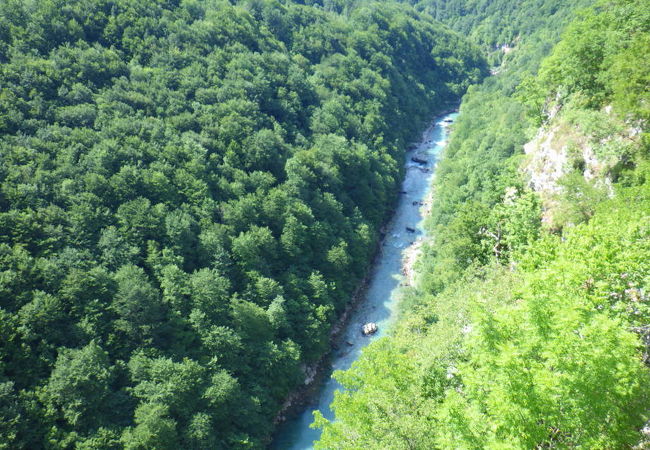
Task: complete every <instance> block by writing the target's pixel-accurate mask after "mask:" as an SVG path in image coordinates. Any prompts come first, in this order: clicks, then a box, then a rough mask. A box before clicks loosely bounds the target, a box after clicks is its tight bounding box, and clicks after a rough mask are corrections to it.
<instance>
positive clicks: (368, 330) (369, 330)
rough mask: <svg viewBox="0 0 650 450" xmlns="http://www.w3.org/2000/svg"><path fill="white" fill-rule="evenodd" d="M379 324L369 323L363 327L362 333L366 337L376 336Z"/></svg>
mask: <svg viewBox="0 0 650 450" xmlns="http://www.w3.org/2000/svg"><path fill="white" fill-rule="evenodd" d="M377 330H378V328H377V324H376V323H375V322H368V323H367V324H365V325H364V326H363V327H361V332H362V333H363V334H364V335H365V336H370V335H371V334H375V333H376V332H377Z"/></svg>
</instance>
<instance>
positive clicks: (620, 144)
mask: <svg viewBox="0 0 650 450" xmlns="http://www.w3.org/2000/svg"><path fill="white" fill-rule="evenodd" d="M649 35H650V17H649V16H648V11H647V8H645V7H644V5H641V4H638V3H637V2H633V1H627V0H621V1H619V0H617V1H613V2H601V3H599V5H598V6H597V7H596V8H594V9H593V10H592V11H591V12H588V13H585V14H583V15H581V16H580V17H579V18H577V19H576V20H575V21H574V23H572V25H571V26H570V27H569V28H568V29H567V31H566V32H565V33H564V35H563V39H562V41H561V42H560V44H558V45H557V46H556V47H555V48H554V50H553V53H552V55H551V56H550V57H549V58H547V59H546V60H544V62H543V63H542V64H541V69H540V71H539V74H538V75H536V76H534V77H529V78H527V79H524V81H523V82H519V80H517V81H516V83H515V85H519V86H518V87H517V91H516V92H514V93H513V91H512V90H508V89H507V88H506V89H505V90H504V89H503V87H504V86H506V87H507V86H508V85H510V83H511V81H512V80H507V78H508V77H510V76H511V75H510V73H509V72H508V71H507V70H505V71H503V72H501V73H500V74H499V75H498V76H496V77H495V78H496V79H495V80H487V81H486V83H485V84H484V86H482V87H480V88H478V89H476V90H473V89H471V90H470V92H469V93H468V94H467V95H466V97H465V100H464V102H463V107H462V109H461V115H460V117H459V120H458V121H457V123H456V124H455V129H454V134H453V136H452V141H451V142H450V145H449V147H448V149H449V151H448V152H447V153H446V155H445V159H444V160H443V161H442V162H441V166H440V169H439V172H438V174H437V179H436V184H435V187H436V197H437V198H436V205H434V209H433V216H432V218H431V219H430V223H429V225H430V226H431V227H432V231H433V233H434V238H433V240H432V242H431V243H430V245H429V249H428V252H427V253H426V254H425V255H424V257H423V258H422V260H421V262H420V266H419V270H420V282H419V284H418V286H417V287H416V288H415V289H413V290H412V291H411V292H410V293H409V297H408V299H407V301H405V302H404V304H403V310H404V311H403V318H402V320H401V322H400V324H399V325H398V327H397V329H396V330H395V331H394V333H393V335H392V336H390V337H388V338H385V339H380V340H379V341H378V342H377V343H376V344H373V345H371V346H370V347H369V348H368V350H367V351H366V352H364V354H363V356H362V357H361V359H360V360H359V361H358V362H357V363H356V364H355V365H354V366H353V368H352V369H351V370H350V371H348V372H344V373H338V374H337V375H336V376H337V377H338V379H339V380H341V382H342V383H343V385H344V386H345V387H347V388H348V389H349V390H347V391H345V392H343V393H340V394H339V395H337V397H336V399H335V401H334V405H333V406H334V410H335V413H336V421H334V422H327V421H325V420H323V419H322V418H319V419H318V420H317V424H318V426H320V427H322V428H323V436H322V440H321V441H320V442H319V443H318V446H319V447H320V448H356V447H359V446H363V445H370V443H371V442H381V443H383V444H384V445H385V446H387V447H390V448H421V447H422V448H450V447H454V448H459V447H460V448H532V447H587V448H600V447H604V448H619V447H625V446H632V445H635V444H637V443H639V442H640V441H643V439H646V441H647V439H648V436H645V438H644V437H643V435H642V433H640V430H641V429H642V428H643V427H644V424H645V423H646V422H647V420H648V417H649V415H650V398H649V397H648V393H647V389H646V388H645V386H647V385H648V383H649V382H650V370H649V367H648V364H649V362H650V361H649V360H648V354H649V352H650V347H648V343H650V333H649V331H648V324H649V323H650V297H649V296H648V289H649V286H650V264H649V263H648V259H647V254H648V250H649V247H648V246H649V245H650V229H649V228H648V224H649V223H650V198H649V195H650V190H649V185H648V182H647V180H648V175H649V173H650V172H648V170H649V169H650V165H649V162H648V159H649V156H650V150H649V149H650V147H649V141H648V116H647V108H646V107H647V101H648V99H647V95H648V92H649V90H648V78H647V73H648V72H647V70H646V69H647V64H648V60H649V56H650V55H649V54H648V48H650V47H648V46H647V45H645V43H647V41H648V36H649ZM499 78H506V80H504V81H501V80H499ZM508 92H510V95H509V96H508V98H506V100H505V101H502V100H503V98H504V97H505V96H506V95H507V93H508ZM513 94H514V95H513ZM481 99H487V100H488V102H481V101H480V100H481ZM490 101H492V103H490ZM486 104H488V105H490V108H491V109H486V108H485V105H486ZM493 105H497V107H496V108H495V107H494V106H493ZM487 111H490V113H489V114H488V113H487ZM495 112H496V113H495ZM511 127H512V129H513V130H514V133H513V134H514V136H510V135H508V134H507V133H506V131H507V130H508V129H510V128H511ZM535 135H537V138H536V139H535V140H533V141H532V142H531V144H529V145H528V146H527V148H528V149H529V157H532V158H533V159H532V163H534V162H535V161H544V159H545V158H551V157H552V156H553V155H558V154H564V155H565V156H566V158H565V159H564V163H563V162H562V161H556V164H550V162H549V161H548V160H546V163H547V164H538V165H536V166H535V164H532V167H531V160H530V159H527V157H526V156H525V155H524V154H523V148H524V145H525V144H526V142H527V141H529V140H531V139H533V138H534V137H535ZM587 150H588V151H587ZM542 152H546V153H542ZM585 155H594V156H593V157H590V158H585ZM535 158H537V160H535ZM549 168H552V169H553V170H556V169H557V170H558V171H559V174H558V176H557V177H550V176H548V175H550V174H548V173H545V170H548V169H549ZM595 168H598V170H595ZM531 175H537V176H538V177H537V178H533V179H531V178H530V177H531ZM540 177H541V178H540ZM544 177H546V178H544ZM539 179H546V180H551V179H552V182H551V183H546V185H547V187H548V185H549V184H550V185H552V188H553V189H552V195H551V194H550V193H549V191H548V190H544V189H541V190H540V189H539V184H538V183H537V180H539ZM536 190H537V191H536ZM540 192H541V193H542V194H543V195H542V196H541V197H540V195H539V193H540ZM542 208H544V209H545V212H546V213H548V212H549V210H551V211H552V212H553V214H552V217H553V218H554V219H553V220H551V221H547V222H546V223H545V224H543V223H542V221H541V220H540V219H541V217H540V216H541V213H542V211H543V209H542ZM641 445H644V444H641ZM645 445H647V442H646V444H645Z"/></svg>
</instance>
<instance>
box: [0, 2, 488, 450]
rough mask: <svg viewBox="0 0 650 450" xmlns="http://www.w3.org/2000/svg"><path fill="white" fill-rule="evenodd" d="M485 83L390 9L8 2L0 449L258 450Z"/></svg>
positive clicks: (2, 138) (429, 27)
mask: <svg viewBox="0 0 650 450" xmlns="http://www.w3.org/2000/svg"><path fill="white" fill-rule="evenodd" d="M485 74H486V66H485V63H484V61H483V59H482V57H481V56H480V53H479V51H478V50H477V49H476V48H475V47H474V46H472V45H470V44H468V43H467V42H466V41H464V40H463V39H462V38H461V37H460V36H459V35H457V34H454V33H452V32H451V31H449V30H448V29H447V28H446V27H444V26H442V25H441V24H438V23H434V22H433V21H432V20H431V19H430V18H429V17H427V16H425V15H421V14H419V13H417V12H415V11H414V10H413V9H411V8H405V7H403V6H396V5H393V4H387V3H382V4H374V3H366V4H363V5H360V6H359V7H358V8H355V9H354V10H353V11H350V12H349V14H347V15H346V16H343V15H338V14H335V13H331V12H326V11H323V10H322V9H320V8H316V7H310V6H304V5H298V4H293V3H288V4H286V5H282V4H280V3H278V2H274V1H260V2H249V3H246V4H236V5H233V4H231V3H229V2H222V1H216V0H215V1H213V0H205V1H203V0H197V1H194V0H192V1H182V2H179V1H174V0H147V1H139V2H133V1H129V0H124V1H122V0H119V1H113V0H111V1H109V0H89V1H85V0H84V1H63V0H48V1H39V2H23V1H20V0H8V1H3V2H2V4H1V5H0V86H1V90H0V160H1V164H0V261H1V263H0V267H1V272H0V298H2V303H1V304H0V318H1V320H0V323H1V325H0V336H1V337H2V338H1V339H0V354H1V356H2V358H1V360H0V361H1V362H0V386H1V389H0V397H1V400H0V447H2V448H9V447H11V448H43V447H56V448H72V447H75V448H123V447H125V448H212V449H216V448H259V447H261V446H263V444H264V442H265V439H267V437H268V435H269V434H270V432H271V429H272V423H271V422H272V418H273V417H274V415H275V413H276V412H277V410H278V408H279V407H280V405H281V403H282V402H283V400H284V399H285V397H286V396H287V394H288V393H289V392H290V391H291V390H292V389H293V388H294V387H295V386H297V385H298V384H300V383H302V381H303V379H304V374H303V371H302V369H301V368H302V366H303V365H304V364H306V363H309V362H312V361H314V360H316V359H318V358H319V357H320V356H321V355H322V353H323V352H324V351H325V350H326V348H327V345H328V335H329V328H330V325H331V323H332V321H333V320H334V318H335V317H336V316H337V314H338V313H340V312H341V311H342V310H343V308H344V307H345V305H346V302H347V301H348V299H349V296H350V293H351V292H352V290H353V289H354V288H355V287H356V285H357V284H358V282H359V280H360V279H361V278H362V276H363V275H364V273H365V270H366V267H367V265H368V263H369V259H370V257H371V255H372V253H373V249H374V243H375V241H376V239H377V236H378V230H379V227H380V226H381V224H382V223H383V221H384V220H385V219H386V218H387V217H388V214H389V212H390V207H391V205H392V203H393V201H394V199H395V197H396V194H397V193H396V190H397V185H398V181H399V179H400V176H401V170H402V169H401V161H402V160H403V149H404V147H405V144H406V143H407V142H410V140H411V139H412V138H413V136H414V135H415V134H416V133H418V132H419V131H420V128H421V127H422V125H423V123H424V121H425V120H428V119H429V118H430V116H431V115H432V114H433V113H434V112H435V111H438V110H440V109H442V108H445V105H446V103H447V102H448V101H453V100H455V99H456V98H457V97H458V96H459V95H460V94H461V93H462V92H463V91H464V90H465V89H466V87H467V86H468V85H469V84H471V83H474V82H476V81H478V80H479V79H480V78H481V77H482V76H484V75H485Z"/></svg>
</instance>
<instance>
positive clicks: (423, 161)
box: [411, 156, 427, 164]
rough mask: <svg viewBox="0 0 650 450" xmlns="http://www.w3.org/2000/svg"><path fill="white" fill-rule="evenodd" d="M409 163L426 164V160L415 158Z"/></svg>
mask: <svg viewBox="0 0 650 450" xmlns="http://www.w3.org/2000/svg"><path fill="white" fill-rule="evenodd" d="M411 161H413V162H414V163H418V164H426V163H427V160H426V159H422V158H418V157H417V156H414V157H412V158H411Z"/></svg>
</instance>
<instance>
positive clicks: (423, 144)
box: [271, 113, 457, 450]
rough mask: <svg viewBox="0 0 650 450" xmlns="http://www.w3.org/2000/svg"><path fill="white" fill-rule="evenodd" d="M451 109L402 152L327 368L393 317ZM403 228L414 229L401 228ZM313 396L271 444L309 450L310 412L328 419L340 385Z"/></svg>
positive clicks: (281, 449)
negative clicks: (398, 176) (382, 230)
mask: <svg viewBox="0 0 650 450" xmlns="http://www.w3.org/2000/svg"><path fill="white" fill-rule="evenodd" d="M456 116H457V113H450V114H447V115H445V116H442V117H439V118H437V119H436V120H435V121H434V123H433V124H432V125H431V126H430V127H429V128H428V129H427V130H425V132H424V133H423V135H422V140H421V141H420V143H419V144H418V147H417V148H416V149H415V150H413V151H410V152H407V154H406V163H405V164H406V169H407V170H406V175H405V177H404V182H403V185H402V195H401V196H400V197H401V198H400V200H399V202H398V206H397V209H396V211H395V214H394V216H393V218H392V219H391V221H390V223H389V224H388V225H387V227H386V230H387V231H386V237H385V239H384V241H383V243H382V246H381V250H380V254H379V256H378V258H377V259H376V261H375V265H374V266H373V269H372V274H371V276H370V279H369V282H368V288H367V289H366V292H365V294H364V298H363V299H362V300H361V301H360V302H359V305H358V306H357V308H356V309H355V311H354V312H353V313H352V314H351V316H350V319H349V321H348V324H347V326H346V328H345V330H344V331H343V332H342V333H341V337H340V342H338V349H337V350H334V351H333V353H332V358H331V361H332V363H331V366H332V367H331V370H332V371H334V370H346V369H348V368H350V366H351V365H352V363H353V362H354V361H355V360H356V359H357V358H358V357H359V355H360V354H361V349H362V348H363V347H365V346H366V345H368V344H369V343H370V342H372V341H373V340H374V339H377V338H378V337H380V336H383V335H385V334H386V331H387V330H388V329H389V328H390V326H391V324H392V323H393V322H394V320H395V317H396V316H397V306H398V303H399V298H400V289H399V288H400V285H401V284H402V283H403V282H405V277H404V274H403V268H404V263H403V260H404V258H405V256H406V255H407V254H409V251H412V249H413V248H412V246H413V245H417V241H418V240H421V239H422V238H423V234H424V229H423V227H422V224H423V216H422V213H423V212H424V211H423V210H424V207H423V206H422V205H421V203H424V202H425V200H426V199H427V198H428V197H429V195H430V189H431V182H432V177H433V172H434V169H435V164H436V161H437V158H438V157H439V155H440V153H441V151H442V150H443V148H444V147H445V145H446V142H447V134H448V130H447V126H446V125H447V123H446V122H445V121H446V120H450V119H451V120H453V119H454V118H455V117H456ZM414 156H415V157H418V158H420V159H423V160H426V161H427V163H426V164H418V163H414V162H413V161H411V158H412V157H414ZM407 227H409V228H412V229H414V230H415V232H410V231H407V229H406V228H407ZM368 322H375V323H376V324H377V325H378V327H379V331H377V333H375V334H374V335H373V336H370V337H366V336H363V335H362V334H361V327H362V326H363V324H364V323H368ZM324 379H325V382H324V383H323V384H322V386H320V389H319V391H318V394H317V395H315V396H314V399H313V400H312V402H311V403H310V404H309V405H308V406H307V408H305V410H304V411H302V412H301V413H300V414H299V415H298V416H297V417H294V418H292V419H289V420H287V421H286V422H285V423H283V424H282V425H281V426H280V427H279V429H278V432H277V434H276V437H275V439H274V441H273V444H272V446H271V448H273V449H278V450H285V449H287V450H289V449H290V450H305V449H311V448H313V443H314V441H316V440H318V438H319V437H320V430H314V429H312V428H310V427H309V425H310V424H311V423H312V421H313V412H314V411H316V410H320V411H321V413H322V414H323V416H325V417H326V418H327V419H330V420H331V419H333V417H334V413H333V412H332V410H331V409H330V405H331V403H332V400H333V399H334V392H335V391H337V390H339V389H342V387H341V385H340V384H339V383H338V382H336V380H334V379H333V378H332V377H331V372H330V373H329V374H328V375H327V376H326V377H325V378H324Z"/></svg>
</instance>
